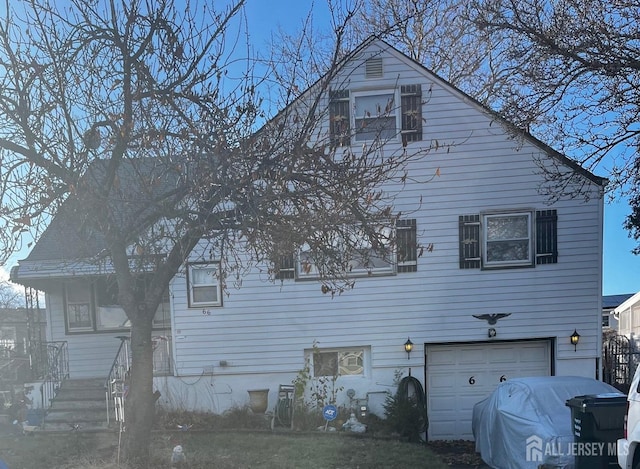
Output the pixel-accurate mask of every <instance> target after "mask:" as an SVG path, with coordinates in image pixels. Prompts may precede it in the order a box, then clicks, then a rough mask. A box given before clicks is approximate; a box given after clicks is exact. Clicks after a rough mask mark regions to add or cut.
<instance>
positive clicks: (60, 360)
mask: <svg viewBox="0 0 640 469" xmlns="http://www.w3.org/2000/svg"><path fill="white" fill-rule="evenodd" d="M42 345H43V346H45V347H46V357H47V364H46V369H45V374H44V381H43V382H42V384H41V385H40V399H41V404H42V407H41V408H42V421H41V423H40V425H41V426H42V427H44V424H45V418H46V415H47V410H48V409H49V408H50V407H51V405H52V404H53V400H54V399H55V397H56V395H57V394H58V391H59V390H60V388H61V387H62V383H63V382H64V380H65V379H68V378H69V348H68V344H67V342H66V341H64V342H45V343H43V344H42Z"/></svg>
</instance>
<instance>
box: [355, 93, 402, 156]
mask: <svg viewBox="0 0 640 469" xmlns="http://www.w3.org/2000/svg"><path fill="white" fill-rule="evenodd" d="M382 95H392V96H393V108H392V110H391V111H390V114H391V113H393V115H394V117H395V128H394V129H393V131H394V133H393V136H392V137H389V138H380V136H379V135H377V136H376V137H375V138H359V135H361V134H360V133H359V132H358V126H357V125H356V120H358V119H375V118H371V117H366V116H359V115H357V113H356V99H357V98H362V97H368V96H382ZM350 100H351V102H350V104H351V109H352V111H353V112H351V113H350V114H351V116H350V119H351V121H350V124H351V128H352V129H354V131H353V143H354V144H362V143H366V142H375V141H383V142H399V141H400V140H401V138H402V101H401V98H400V89H399V88H395V89H393V88H379V89H375V90H363V91H353V92H351V94H350ZM389 117H391V116H389Z"/></svg>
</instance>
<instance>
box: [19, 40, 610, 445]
mask: <svg viewBox="0 0 640 469" xmlns="http://www.w3.org/2000/svg"><path fill="white" fill-rule="evenodd" d="M331 88H332V90H333V91H332V92H331V93H330V96H328V97H327V99H326V100H325V101H324V103H325V105H326V106H327V107H328V108H329V115H328V116H327V118H326V119H325V120H324V121H323V123H322V126H323V129H324V130H323V131H326V132H329V133H332V134H333V135H334V136H335V137H336V138H337V139H340V140H341V143H342V145H344V146H345V147H347V148H354V149H356V150H357V149H358V148H362V146H363V144H367V143H368V142H370V141H371V139H374V138H376V137H377V136H378V135H379V134H380V133H382V134H385V133H386V134H385V137H386V140H385V144H384V149H385V151H393V150H395V151H398V150H400V151H401V150H402V147H403V146H406V147H407V148H410V149H411V148H414V149H415V148H420V147H421V146H424V147H427V146H429V147H431V151H429V153H428V155H425V156H424V157H423V158H417V159H414V160H411V161H410V162H409V163H408V165H409V166H408V168H407V169H408V171H409V174H410V175H411V177H410V178H408V179H407V180H406V181H405V182H404V185H403V186H401V187H400V186H398V185H396V186H394V187H390V188H389V190H398V191H399V194H400V195H399V196H398V197H397V199H396V205H397V206H396V209H397V210H399V211H401V212H402V213H404V214H407V215H405V216H404V218H403V219H401V220H399V222H398V224H397V226H396V233H395V236H396V237H397V240H398V242H397V246H398V247H397V249H398V251H399V252H397V253H396V256H395V259H393V260H392V261H382V260H381V261H380V262H374V263H372V264H370V265H369V266H358V265H355V266H354V268H353V270H352V271H351V275H352V276H353V277H354V280H355V282H356V283H355V288H354V289H353V290H351V291H348V292H346V293H344V294H342V295H336V296H331V295H324V294H322V292H321V289H320V284H319V283H318V282H317V281H314V280H315V279H316V277H317V274H316V272H315V270H314V269H313V266H311V267H309V264H308V262H307V259H306V257H305V256H306V254H305V252H304V250H301V252H298V253H297V255H296V256H295V257H293V258H292V259H291V261H290V262H289V263H288V264H282V265H280V266H279V267H280V269H279V271H278V277H279V278H278V281H276V282H275V283H274V282H270V281H268V278H267V275H266V274H265V272H266V270H267V269H266V268H265V269H255V270H253V271H252V272H250V273H248V274H247V275H246V276H245V277H244V278H243V285H242V287H241V288H239V289H235V288H230V289H229V291H227V292H226V294H223V291H222V290H221V287H220V283H219V281H213V280H212V279H213V278H215V276H212V275H210V274H211V273H213V272H216V271H217V269H218V266H217V263H216V262H209V263H201V262H197V263H196V262H187V263H186V264H185V265H184V269H183V270H182V271H181V272H180V273H179V274H178V275H176V276H175V278H173V280H172V281H171V284H170V291H169V294H168V296H167V298H166V301H165V303H164V304H163V305H161V308H160V309H159V312H158V316H157V319H156V322H155V323H154V326H155V327H156V345H157V347H158V349H159V350H162V351H163V353H164V352H166V355H165V357H166V358H167V357H168V359H169V361H168V363H166V365H165V366H162V367H160V368H161V371H162V373H158V376H157V377H156V378H155V386H156V387H157V388H158V389H159V390H160V391H161V393H162V397H161V398H160V400H159V403H160V404H161V405H165V406H174V407H180V408H191V409H203V410H207V411H212V412H216V413H219V412H223V411H225V410H227V409H229V408H232V407H234V406H242V405H246V404H247V402H248V399H249V396H248V392H247V391H250V390H256V389H268V390H269V394H268V397H269V404H268V407H269V408H270V409H272V408H273V406H274V405H275V401H276V399H277V394H278V387H279V386H280V385H282V384H291V382H292V381H293V380H294V379H295V378H296V377H297V376H298V374H299V371H300V370H301V369H302V368H303V367H304V366H305V363H306V360H307V359H309V360H312V366H311V368H310V370H311V374H312V375H313V376H338V381H337V385H338V388H337V389H338V396H337V401H338V402H337V403H338V404H339V405H345V406H352V405H354V404H356V403H357V404H362V403H366V405H367V406H368V408H369V410H370V411H371V412H373V413H375V414H378V415H380V416H383V415H384V410H383V404H384V401H385V398H386V396H387V395H388V393H390V392H391V393H393V392H395V389H396V379H395V376H396V372H401V373H402V374H403V375H404V376H406V375H408V374H409V373H411V374H412V376H413V377H416V378H418V379H419V380H420V382H421V383H422V384H423V387H424V389H425V391H426V397H427V407H428V410H427V411H428V418H429V430H428V438H429V439H461V438H462V439H472V438H473V436H472V433H471V412H472V408H473V405H474V404H475V403H476V402H477V401H479V400H481V399H482V398H484V397H485V396H486V395H488V394H489V393H490V392H491V391H492V390H493V389H494V387H495V386H496V385H497V384H498V383H499V382H501V381H504V380H506V379H509V378H512V377H518V376H532V375H580V376H588V377H595V376H596V375H597V372H598V367H599V366H600V365H599V363H600V362H599V359H600V356H601V347H602V345H601V318H602V298H601V293H600V292H601V275H602V274H601V270H602V269H601V267H602V252H603V247H602V226H603V198H602V193H603V186H604V185H605V183H606V181H605V180H604V179H603V178H600V177H597V176H595V175H593V174H591V173H589V172H588V171H586V170H584V169H582V168H581V167H579V166H577V165H576V164H575V163H573V162H572V161H570V160H569V159H567V158H566V157H565V156H563V155H561V154H559V153H557V152H555V151H554V150H552V149H551V148H549V147H548V146H546V145H544V144H543V143H541V142H539V141H538V140H536V139H534V138H533V137H531V136H530V135H523V136H522V138H521V139H514V138H513V135H512V134H511V133H509V132H508V131H507V129H508V126H507V125H506V123H504V122H503V121H501V120H500V118H499V117H497V116H496V115H495V114H494V113H492V112H490V111H489V110H487V109H485V108H484V107H483V106H481V105H480V104H479V103H477V102H476V101H474V100H473V99H471V98H470V97H469V96H467V95H465V94H464V93H462V92H461V91H459V90H457V89H456V88H454V87H453V86H451V85H450V84H448V83H446V82H445V81H443V80H442V79H440V78H439V77H437V76H436V75H434V74H433V73H431V72H430V71H429V70H427V69H425V68H424V67H423V66H421V65H420V64H418V63H416V62H415V61H412V60H411V59H409V58H408V57H407V56H405V55H403V54H401V53H400V52H399V51H397V50H396V49H394V48H393V47H391V46H389V45H388V44H387V43H385V42H383V41H371V42H367V43H365V44H363V45H362V46H361V47H360V48H359V49H357V50H356V51H355V52H354V53H352V54H351V55H349V56H348V57H347V58H346V59H345V61H344V62H343V64H342V67H341V69H340V70H339V71H338V74H337V75H336V77H335V78H334V82H333V85H332V87H331ZM311 91H312V90H311ZM311 91H309V92H311ZM387 103H401V105H400V106H395V105H394V106H391V107H387V106H386V104H387ZM380 108H386V109H385V111H383V112H381V111H379V109H380ZM376 109H378V110H376ZM338 116H339V117H340V118H339V119H338ZM365 124H368V125H367V126H365ZM372 128H374V129H377V130H376V131H375V132H373V131H371V130H370V129H372ZM352 129H357V130H356V131H353V130H352ZM434 142H442V143H446V144H442V145H440V144H438V145H434ZM546 162H548V163H550V164H553V165H556V166H559V167H560V168H563V169H564V171H566V172H567V173H571V174H573V176H574V181H577V183H579V184H581V185H583V186H584V188H585V190H587V191H588V193H589V194H590V197H586V198H567V199H562V200H558V201H554V202H550V200H549V199H548V198H547V196H545V195H544V194H543V193H542V192H541V191H540V186H541V184H543V179H542V176H541V174H540V164H544V163H546ZM61 225H64V224H63V223H57V224H56V223H55V219H54V222H52V225H51V227H50V229H49V230H47V232H46V233H45V234H44V236H42V238H41V239H40V241H39V242H38V243H37V244H36V246H35V248H34V249H33V251H32V253H31V254H30V255H29V256H28V257H27V258H26V259H24V260H22V261H20V262H19V265H17V266H16V267H15V268H14V269H13V270H12V277H11V279H12V281H14V282H17V283H20V284H23V285H26V286H31V287H34V288H38V289H39V290H41V291H44V292H45V293H46V298H47V300H46V306H47V338H48V339H49V340H56V341H60V340H64V341H67V343H68V353H69V371H70V377H71V379H77V378H89V377H105V376H106V375H107V373H109V369H110V367H111V366H112V363H113V360H114V356H115V354H116V351H117V350H118V347H119V345H120V342H121V340H120V338H118V336H122V335H126V333H127V321H126V317H124V314H123V312H122V310H121V309H119V307H118V306H117V304H114V301H115V300H114V298H115V295H114V292H113V290H112V289H111V288H110V287H109V285H108V283H107V282H105V281H104V279H103V278H101V277H100V276H99V275H96V276H94V277H87V276H86V273H87V271H86V270H82V269H86V265H85V264H82V263H81V259H76V261H74V260H73V259H72V257H73V252H72V246H71V247H70V246H68V245H67V244H66V243H65V237H64V236H61V235H60V231H59V230H61V229H62V228H61ZM408 240H417V244H418V245H421V246H424V247H425V249H424V251H425V252H424V254H423V255H422V256H420V255H418V252H416V249H412V246H415V245H416V243H415V242H407V241H408ZM69 249H71V251H69ZM400 251H402V252H400ZM61 253H65V255H66V256H67V260H66V261H64V262H63V259H61ZM193 258H194V259H196V257H195V255H194V257H193ZM574 332H576V334H575V337H576V338H577V339H579V340H578V341H577V342H576V343H572V340H571V336H572V335H573V333H574ZM406 342H411V343H412V344H413V349H412V350H410V351H409V352H407V351H405V346H404V344H405V343H406Z"/></svg>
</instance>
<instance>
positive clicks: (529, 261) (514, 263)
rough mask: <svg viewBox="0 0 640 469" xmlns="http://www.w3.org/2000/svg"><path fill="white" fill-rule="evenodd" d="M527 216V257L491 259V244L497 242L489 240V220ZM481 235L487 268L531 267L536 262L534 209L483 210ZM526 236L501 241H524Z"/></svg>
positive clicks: (484, 262)
mask: <svg viewBox="0 0 640 469" xmlns="http://www.w3.org/2000/svg"><path fill="white" fill-rule="evenodd" d="M520 216H526V217H527V238H526V241H527V258H526V259H515V260H506V261H489V259H488V255H489V244H490V243H492V242H496V241H495V240H489V236H488V228H489V222H488V220H489V219H491V218H508V217H520ZM480 226H481V231H480V233H481V234H480V237H481V241H482V248H481V249H482V256H481V257H482V267H483V268H485V269H504V268H509V267H529V266H531V267H532V266H533V265H534V263H535V252H534V251H535V250H534V246H533V242H534V240H535V222H534V212H533V210H517V211H490V212H482V213H481V214H480ZM524 239H525V238H509V239H505V240H500V241H523V240H524Z"/></svg>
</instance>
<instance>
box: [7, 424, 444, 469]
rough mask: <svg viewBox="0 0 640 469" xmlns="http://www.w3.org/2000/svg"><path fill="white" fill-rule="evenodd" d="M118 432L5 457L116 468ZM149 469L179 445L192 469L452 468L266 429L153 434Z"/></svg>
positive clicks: (385, 444)
mask: <svg viewBox="0 0 640 469" xmlns="http://www.w3.org/2000/svg"><path fill="white" fill-rule="evenodd" d="M117 436H118V435H117V434H113V433H109V434H91V433H82V432H80V433H77V432H76V433H66V434H63V435H54V434H45V433H41V434H37V435H34V436H22V435H10V436H0V458H1V459H3V460H4V461H5V462H6V463H7V464H8V466H9V468H10V469H36V468H47V469H54V468H57V469H116V468H122V467H124V466H118V465H117V463H116V462H117V441H118V440H117ZM153 440H154V441H153V445H152V451H151V452H152V458H151V460H150V461H149V464H148V467H149V468H158V469H162V468H169V467H171V465H170V458H171V451H172V449H173V447H174V446H175V445H176V444H181V445H182V446H183V447H184V450H185V454H186V456H187V459H188V462H189V466H188V467H189V468H190V469H205V468H206V469H210V468H213V467H215V468H216V469H231V468H234V469H236V468H239V469H242V468H246V469H248V468H260V469H275V468H278V469H289V468H290V469H294V468H296V469H297V468H302V467H304V468H305V469H314V468H318V469H320V468H322V469H330V468H336V469H338V468H340V469H351V468H353V469H355V468H359V469H365V468H390V469H393V468H406V467H422V468H427V469H429V468H432V469H444V468H446V467H447V466H446V465H445V464H444V463H443V462H442V461H441V460H440V458H439V457H438V456H436V455H435V454H434V453H432V452H431V451H430V450H429V449H427V447H425V446H424V445H418V444H410V443H404V442H399V441H394V440H382V439H374V438H371V437H366V436H354V435H351V434H345V433H319V432H318V433H307V432H305V433H283V432H279V433H272V432H267V431H260V432H254V431H231V430H227V431H215V432H210V431H207V432H200V431H195V432H193V431H189V432H158V433H154V439H153Z"/></svg>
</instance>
